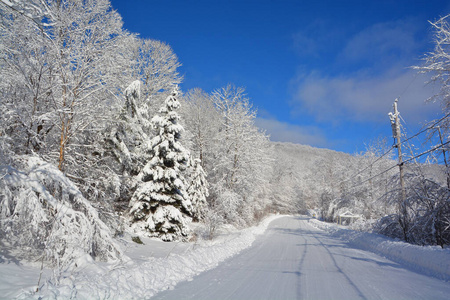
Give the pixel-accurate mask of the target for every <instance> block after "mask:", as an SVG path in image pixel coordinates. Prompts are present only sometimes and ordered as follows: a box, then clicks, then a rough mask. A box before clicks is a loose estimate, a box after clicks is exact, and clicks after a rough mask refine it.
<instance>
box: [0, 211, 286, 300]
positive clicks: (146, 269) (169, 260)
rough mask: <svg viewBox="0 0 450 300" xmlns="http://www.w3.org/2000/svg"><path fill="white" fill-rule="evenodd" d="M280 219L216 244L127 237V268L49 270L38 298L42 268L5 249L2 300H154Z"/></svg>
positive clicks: (227, 232)
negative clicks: (138, 239) (16, 256)
mask: <svg viewBox="0 0 450 300" xmlns="http://www.w3.org/2000/svg"><path fill="white" fill-rule="evenodd" d="M278 217H279V216H271V217H268V218H266V219H265V220H263V221H262V222H261V224H260V225H259V226H256V227H251V228H248V229H245V230H241V231H238V230H236V229H234V228H223V229H222V230H221V231H220V232H219V234H218V237H217V238H215V239H214V240H212V241H207V240H199V241H197V242H192V243H164V242H160V241H158V240H153V239H145V238H141V240H142V242H143V243H144V244H143V245H141V244H137V243H135V242H133V241H131V236H125V237H124V238H122V239H121V240H120V242H121V244H122V245H123V248H124V249H125V255H126V257H127V259H125V261H124V262H122V263H118V264H117V263H116V264H108V263H99V262H94V261H92V260H91V259H90V258H89V257H88V256H85V257H83V258H81V259H79V261H78V262H77V264H76V265H77V266H76V268H73V269H71V270H67V271H65V272H63V273H62V274H56V273H54V272H52V271H51V270H48V269H44V270H43V275H42V278H41V280H40V284H39V291H38V292H36V289H37V287H38V281H39V275H40V264H39V262H36V263H29V262H27V263H25V262H19V261H17V260H15V259H14V258H12V257H10V256H9V255H8V254H7V253H6V252H4V251H3V252H2V250H1V249H0V299H13V298H16V299H69V298H76V299H145V298H149V297H151V296H153V295H154V294H156V293H157V292H159V291H162V290H166V289H171V288H173V287H174V286H175V285H176V284H177V283H178V282H180V281H185V280H190V279H191V278H192V277H194V276H195V275H198V274H200V273H202V272H204V271H206V270H209V269H212V268H214V267H216V266H217V265H218V264H219V263H220V262H222V261H224V260H225V259H227V258H229V257H231V256H233V255H235V254H237V253H239V252H240V251H241V250H243V249H245V248H247V247H249V246H250V245H251V244H252V243H253V241H254V240H255V238H256V236H257V235H259V234H262V233H263V232H264V231H265V229H266V228H267V226H268V224H269V223H270V222H271V221H272V220H274V219H276V218H278ZM128 258H129V259H128Z"/></svg>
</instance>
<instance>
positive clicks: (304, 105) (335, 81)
mask: <svg viewBox="0 0 450 300" xmlns="http://www.w3.org/2000/svg"><path fill="white" fill-rule="evenodd" d="M426 80H427V79H426V77H425V76H424V75H418V74H416V73H415V72H414V71H413V70H401V71H398V70H391V71H387V72H385V73H384V74H379V75H377V76H371V77H368V76H360V77H358V76H339V77H328V76H321V75H320V74H317V73H311V74H309V75H308V76H306V77H301V78H299V79H297V80H296V81H295V83H294V86H295V94H294V99H293V101H292V105H293V113H294V114H299V113H303V112H305V111H307V112H308V113H309V114H312V115H313V116H314V117H315V118H316V120H318V121H322V122H330V123H341V122H345V121H356V122H376V123H377V122H379V123H385V122H387V113H388V112H390V111H391V110H392V103H393V102H394V100H395V98H397V97H400V101H399V110H400V113H401V114H402V116H403V118H404V119H405V120H406V121H407V122H414V123H419V122H423V121H425V120H427V119H428V120H430V119H432V118H435V117H436V115H437V113H438V112H439V107H438V105H437V104H425V100H426V99H427V98H429V97H430V96H432V95H433V93H434V91H433V87H432V86H425V83H424V82H425V81H426Z"/></svg>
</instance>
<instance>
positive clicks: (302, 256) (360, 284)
mask: <svg viewBox="0 0 450 300" xmlns="http://www.w3.org/2000/svg"><path fill="white" fill-rule="evenodd" d="M308 221H309V220H308V218H307V217H302V216H297V217H292V216H291V217H284V218H280V219H277V220H274V221H273V222H272V223H271V224H270V226H269V227H268V229H267V231H266V232H265V234H264V235H261V236H258V238H257V239H256V240H255V242H254V243H253V245H252V246H251V247H249V248H248V249H245V250H244V251H242V252H241V253H239V254H237V255H236V256H233V257H232V258H230V259H228V260H226V261H225V262H223V263H221V264H220V265H219V266H218V267H217V268H214V269H213V270H209V271H206V272H204V273H202V274H200V275H198V276H196V277H195V278H194V279H193V280H192V281H189V282H181V283H179V284H178V285H177V286H176V287H175V289H174V290H168V291H163V292H161V293H158V294H157V295H156V296H155V297H154V298H155V299H161V300H162V299H165V300H171V299H174V300H178V299H192V300H202V299H205V300H209V299H247V300H251V299H255V300H256V299H257V300H262V299H268V300H269V299H346V300H347V299H374V300H375V299H377V300H380V299H405V300H406V299H408V300H411V299H442V300H447V299H449V295H450V285H449V283H448V282H446V281H443V280H441V279H437V278H434V277H430V276H426V275H423V274H422V273H421V272H414V271H412V270H411V268H409V267H408V266H405V265H404V264H402V263H396V262H393V261H392V260H389V259H387V258H384V257H382V256H380V255H377V254H375V253H373V252H370V251H367V250H362V249H360V248H358V247H355V246H353V245H352V244H351V243H349V242H348V241H347V240H345V239H341V238H339V237H335V236H333V235H332V234H329V233H328V232H326V231H323V230H320V229H317V228H314V227H313V226H311V224H310V223H309V222H308Z"/></svg>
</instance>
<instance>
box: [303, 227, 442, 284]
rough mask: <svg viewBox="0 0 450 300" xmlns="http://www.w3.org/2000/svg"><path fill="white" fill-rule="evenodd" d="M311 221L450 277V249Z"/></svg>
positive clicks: (364, 245)
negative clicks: (423, 245)
mask: <svg viewBox="0 0 450 300" xmlns="http://www.w3.org/2000/svg"><path fill="white" fill-rule="evenodd" d="M309 224H310V225H312V226H314V227H316V228H318V229H322V230H324V231H327V232H328V233H330V234H331V235H332V236H334V237H337V238H340V239H343V240H346V241H348V242H349V243H350V244H352V245H353V246H356V247H358V248H360V249H364V250H369V251H371V252H375V253H377V254H380V255H382V256H385V257H386V258H388V259H390V260H392V261H396V262H399V263H402V264H405V265H407V266H408V267H409V268H411V269H413V270H416V271H419V272H421V273H425V274H427V275H430V276H434V277H437V278H440V279H444V280H450V249H442V248H440V247H437V246H434V247H433V246H426V247H422V246H417V245H411V244H408V243H405V242H402V241H397V240H393V239H390V238H388V237H386V236H383V235H379V234H374V233H367V232H358V231H354V230H350V229H346V228H342V227H340V226H337V225H335V224H330V223H324V222H321V221H318V220H316V219H310V220H309Z"/></svg>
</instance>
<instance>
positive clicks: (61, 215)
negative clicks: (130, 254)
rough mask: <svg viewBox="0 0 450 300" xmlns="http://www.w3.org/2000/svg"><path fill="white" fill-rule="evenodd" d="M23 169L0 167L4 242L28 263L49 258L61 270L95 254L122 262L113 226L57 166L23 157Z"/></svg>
mask: <svg viewBox="0 0 450 300" xmlns="http://www.w3.org/2000/svg"><path fill="white" fill-rule="evenodd" d="M18 165H19V166H20V169H16V168H13V167H6V166H3V167H1V169H0V170H1V172H2V173H6V175H5V176H4V177H3V178H2V179H1V180H0V216H1V219H0V239H1V240H2V242H5V243H8V244H9V245H10V246H11V247H13V248H14V249H15V252H16V253H19V255H22V256H23V257H24V258H26V259H36V258H38V257H42V256H44V259H45V260H46V261H49V262H51V263H53V264H55V265H58V266H59V267H65V266H68V265H70V264H71V263H72V262H73V261H74V259H76V258H79V257H80V256H83V255H86V254H88V255H90V256H92V257H93V258H95V259H98V260H105V261H106V260H117V259H120V258H121V256H122V254H121V250H120V247H119V246H118V245H117V244H116V242H115V241H114V240H113V239H112V237H111V234H110V231H109V229H108V227H107V226H106V225H105V224H104V223H103V222H102V221H101V220H100V218H99V215H98V213H97V211H96V210H95V209H94V208H93V207H92V206H91V205H90V204H89V202H88V201H87V200H86V199H85V198H84V197H83V196H82V194H81V192H80V191H79V189H78V188H77V187H76V186H75V185H74V184H73V183H72V182H71V181H70V180H69V179H68V178H67V177H66V176H64V175H63V174H62V173H61V172H60V171H59V170H58V169H57V168H56V167H54V166H52V165H50V164H48V163H46V162H44V161H42V160H41V159H39V158H38V157H30V156H24V157H21V158H20V161H19V163H18Z"/></svg>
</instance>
